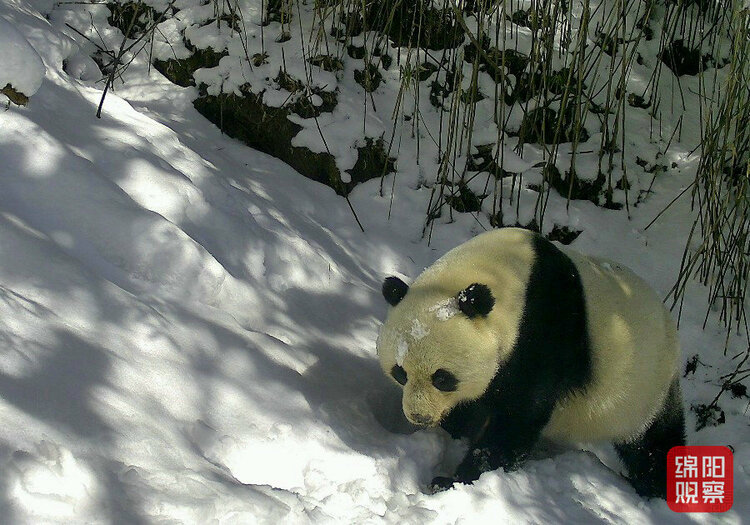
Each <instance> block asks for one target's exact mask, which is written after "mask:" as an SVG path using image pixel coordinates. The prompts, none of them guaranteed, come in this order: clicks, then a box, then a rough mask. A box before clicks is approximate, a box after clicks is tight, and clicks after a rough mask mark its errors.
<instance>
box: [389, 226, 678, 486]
mask: <svg viewBox="0 0 750 525" xmlns="http://www.w3.org/2000/svg"><path fill="white" fill-rule="evenodd" d="M383 295H384V296H385V298H386V300H387V301H388V302H389V303H390V304H391V305H392V308H391V309H390V310H389V313H388V317H387V319H386V321H385V323H384V324H383V326H382V328H381V330H380V334H379V336H378V341H377V350H378V356H379V359H380V363H381V365H382V367H383V370H384V371H385V372H386V374H388V375H389V376H391V377H392V378H393V379H394V380H395V381H397V382H398V383H400V384H402V385H403V411H404V414H405V415H406V417H407V418H408V419H409V420H410V421H411V422H412V423H415V424H418V425H422V426H437V425H440V426H442V427H443V428H445V429H446V430H447V431H448V432H450V433H451V435H452V436H453V437H456V438H459V437H463V438H468V439H469V443H470V450H469V452H468V453H467V455H466V457H465V458H464V460H463V461H462V463H461V464H460V465H459V467H458V469H457V470H456V473H455V475H454V476H453V477H452V478H435V479H434V480H433V489H438V488H446V487H449V486H451V485H452V483H453V482H456V481H458V482H464V483H467V482H472V481H474V480H475V479H477V478H478V477H479V475H480V474H481V473H482V472H485V471H488V470H493V469H496V468H500V467H503V468H505V469H506V470H511V469H514V468H517V467H518V466H519V464H520V463H521V462H522V461H523V460H524V459H525V458H526V457H527V455H528V453H529V452H530V450H531V449H532V447H533V446H534V445H535V443H536V442H537V441H538V440H539V438H540V437H541V436H545V437H548V438H551V439H553V440H557V441H569V442H581V441H601V440H607V441H611V442H613V443H614V445H615V449H616V450H617V452H618V454H619V456H620V458H621V459H622V460H623V463H624V465H625V467H626V468H627V470H628V478H629V480H630V481H631V483H632V484H633V486H634V487H635V488H636V490H637V492H638V493H639V494H641V495H645V496H658V497H665V495H666V455H667V452H668V451H669V449H670V448H671V447H673V446H676V445H683V444H684V442H685V437H684V413H683V409H682V401H681V395H680V389H679V375H678V369H677V367H678V359H679V356H680V350H679V344H678V338H677V332H676V329H675V326H674V323H673V322H672V320H671V317H670V315H669V312H668V311H667V310H666V309H665V308H664V306H663V304H662V302H661V301H660V299H659V298H658V297H657V296H656V294H655V293H654V292H653V291H652V290H651V289H650V288H649V286H648V285H647V284H646V283H645V282H643V281H642V280H641V279H640V278H639V277H638V276H636V275H635V274H634V273H632V272H631V271H630V270H628V269H626V268H625V267H623V266H621V265H619V264H617V263H615V262H612V261H607V260H604V259H597V258H593V257H586V256H584V255H581V254H579V253H576V252H574V251H572V250H568V249H565V250H564V251H563V250H561V249H558V248H557V247H556V246H555V245H554V244H552V243H551V242H550V241H548V240H546V239H544V238H543V237H541V236H539V235H537V234H535V233H532V232H530V231H527V230H522V229H517V228H505V229H499V230H493V231H490V232H487V233H484V234H481V235H479V236H477V237H475V238H473V239H471V240H470V241H468V242H466V243H464V244H462V245H460V246H458V247H456V248H454V249H453V250H451V251H449V252H448V253H447V254H445V255H444V256H443V257H442V258H440V259H439V260H438V261H437V262H435V263H434V264H433V265H432V266H430V267H429V268H427V269H426V270H425V271H424V272H422V274H421V275H420V276H419V277H418V278H417V279H416V281H414V283H413V284H412V285H411V286H408V285H407V284H406V283H404V282H403V281H401V280H400V279H398V278H396V277H389V278H387V279H386V280H385V282H384V284H383Z"/></svg>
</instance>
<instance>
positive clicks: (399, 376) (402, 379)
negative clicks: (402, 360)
mask: <svg viewBox="0 0 750 525" xmlns="http://www.w3.org/2000/svg"><path fill="white" fill-rule="evenodd" d="M391 375H392V376H393V379H395V380H396V381H398V382H399V384H401V385H405V384H406V370H404V369H403V367H401V366H399V365H393V368H391Z"/></svg>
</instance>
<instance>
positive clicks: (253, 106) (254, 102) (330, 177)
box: [193, 88, 348, 195]
mask: <svg viewBox="0 0 750 525" xmlns="http://www.w3.org/2000/svg"><path fill="white" fill-rule="evenodd" d="M242 91H243V94H242V95H235V94H234V93H222V94H220V95H209V94H207V93H206V92H205V89H201V94H200V96H199V97H198V98H197V99H195V100H194V101H193V105H194V106H195V108H196V109H197V110H198V112H200V114H201V115H203V116H204V117H206V118H207V119H208V120H210V121H211V122H213V123H214V124H216V125H217V126H219V128H220V129H221V130H222V132H224V133H226V134H227V135H229V136H230V137H232V138H236V139H238V140H241V141H242V142H244V143H245V144H247V145H248V146H250V147H251V148H255V149H257V150H260V151H263V152H265V153H268V154H269V155H273V156H274V157H276V158H278V159H281V160H283V161H284V162H286V163H287V164H289V165H290V166H292V167H293V168H294V169H296V170H297V171H298V172H300V173H301V174H302V175H304V176H305V177H307V178H309V179H312V180H315V181H317V182H321V183H323V184H326V185H327V186H330V187H332V188H333V189H334V190H336V193H338V194H340V195H346V194H347V193H348V190H347V188H346V187H345V185H344V183H343V182H342V181H341V176H340V174H339V170H338V168H337V167H336V160H335V159H334V157H333V155H331V154H330V153H313V152H311V151H310V150H309V149H307V148H300V147H296V146H292V144H291V143H292V139H293V138H294V136H295V135H297V133H299V131H300V130H301V129H302V127H301V126H300V125H299V124H295V123H294V122H291V121H290V120H289V119H288V118H287V117H288V116H289V112H290V111H291V110H290V109H289V108H286V107H283V108H274V107H269V106H266V105H264V104H263V96H262V94H255V93H253V92H252V91H250V89H247V88H246V89H243V90H242Z"/></svg>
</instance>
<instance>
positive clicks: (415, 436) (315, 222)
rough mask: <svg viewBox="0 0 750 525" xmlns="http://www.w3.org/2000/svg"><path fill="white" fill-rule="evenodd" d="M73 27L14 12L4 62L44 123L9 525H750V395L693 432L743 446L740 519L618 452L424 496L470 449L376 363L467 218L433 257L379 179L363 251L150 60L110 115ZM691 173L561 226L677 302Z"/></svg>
mask: <svg viewBox="0 0 750 525" xmlns="http://www.w3.org/2000/svg"><path fill="white" fill-rule="evenodd" d="M53 10H54V5H53V4H52V2H46V1H33V2H32V1H27V0H13V1H11V2H5V3H3V4H2V5H0V32H2V35H0V45H2V46H5V45H6V43H7V42H10V45H8V47H3V48H0V55H3V60H6V61H7V60H9V59H8V57H9V56H11V55H12V54H13V53H16V51H17V54H15V55H12V56H13V57H14V58H15V59H17V58H18V57H19V56H20V57H21V59H23V60H28V61H29V64H30V66H29V67H32V68H33V69H34V70H33V71H30V70H27V69H24V68H23V67H21V68H20V69H19V68H18V67H17V66H14V67H16V70H18V71H22V73H19V74H20V75H21V77H19V80H18V82H19V84H18V86H17V87H18V88H21V83H23V85H24V86H26V85H28V86H29V88H28V89H29V92H28V93H26V92H25V93H26V94H27V95H31V99H30V102H29V104H28V106H26V107H18V106H15V105H10V106H9V107H8V108H7V109H6V108H2V109H1V110H0V342H1V343H0V522H2V523H10V524H16V523H30V524H31V523H34V524H36V523H258V522H260V523H281V522H285V523H307V522H311V521H315V522H323V523H325V522H341V523H365V522H371V523H374V522H387V523H404V522H406V523H427V522H429V523H456V522H464V523H481V522H485V521H486V522H489V521H493V522H510V523H587V522H598V521H603V522H608V523H645V522H653V523H660V524H661V523H677V522H680V523H681V522H686V521H691V522H698V523H708V522H715V521H722V522H726V523H741V522H742V521H743V518H744V519H745V520H747V519H748V518H750V429H749V428H748V416H747V412H746V410H747V399H741V398H740V399H732V398H731V397H730V396H729V394H726V395H725V397H723V398H722V401H721V405H722V408H723V409H724V411H725V413H726V423H725V424H723V425H720V426H717V427H709V428H706V429H704V430H702V431H700V432H695V431H694V428H695V417H694V414H693V413H692V412H688V427H689V435H688V440H689V442H690V443H691V444H721V445H731V446H732V447H733V448H734V452H735V456H734V457H735V464H734V468H735V495H734V500H735V503H734V507H733V509H732V510H730V511H729V512H727V513H725V514H723V515H714V516H711V515H705V514H695V515H685V514H675V513H673V512H672V511H670V510H669V508H668V507H667V505H666V503H665V502H663V501H651V502H646V501H643V500H641V499H640V498H638V496H637V495H636V494H635V492H634V491H633V489H632V488H631V487H630V485H629V484H628V483H627V482H626V481H625V480H624V479H623V478H622V477H620V476H619V475H618V473H617V472H616V471H617V469H618V465H617V462H616V460H615V459H614V456H613V454H612V451H611V450H609V449H608V448H607V447H597V448H595V449H592V450H594V452H596V454H594V453H592V452H590V451H579V450H562V451H561V450H555V451H554V452H552V451H550V452H548V453H541V454H539V457H538V458H537V459H535V460H532V461H530V462H528V463H527V464H526V465H525V466H524V468H523V469H521V470H520V471H518V472H513V473H503V472H490V473H486V474H484V475H483V476H482V477H481V479H480V480H479V481H477V482H476V483H475V484H474V485H472V486H458V487H457V488H456V489H454V490H449V491H446V492H443V493H439V494H436V495H429V494H426V493H425V486H426V484H427V483H428V482H429V481H430V480H431V479H432V477H433V476H435V475H436V474H439V473H447V472H449V471H450V470H451V468H452V466H454V465H455V464H456V463H457V461H458V460H459V458H460V456H461V452H462V449H461V445H460V444H458V443H453V442H451V440H450V439H449V438H448V437H447V435H446V434H445V433H443V432H442V431H417V432H414V430H413V429H412V428H410V427H409V426H408V424H406V422H405V421H404V420H403V418H402V415H401V413H400V399H399V395H400V394H399V392H398V390H397V389H396V388H395V387H394V386H393V385H392V384H391V383H390V382H389V380H388V379H387V378H386V377H384V376H383V374H382V372H381V371H380V368H379V366H378V363H377V359H376V356H375V350H374V348H375V338H376V335H377V330H378V326H379V323H380V321H381V319H382V318H383V316H384V314H385V304H384V301H383V300H382V298H381V297H380V292H379V290H380V282H381V280H382V278H383V276H385V275H388V274H391V273H399V274H402V275H405V276H408V277H415V276H416V275H417V274H418V273H419V271H420V270H421V269H422V268H423V267H425V266H426V265H428V264H430V263H431V262H432V261H433V260H435V259H436V258H437V257H438V256H439V255H440V254H442V253H444V252H445V251H446V250H447V249H448V248H450V247H452V246H455V245H457V244H458V243H460V242H462V241H463V240H466V239H468V238H470V237H471V236H472V235H474V234H476V233H478V232H479V231H481V227H480V226H479V225H478V223H477V222H476V221H475V220H474V218H473V217H472V216H471V215H470V214H455V217H456V220H455V222H453V223H451V224H440V225H439V226H437V227H436V228H435V229H434V232H433V234H432V242H431V244H429V245H428V244H427V242H426V240H424V239H422V237H421V230H422V225H423V215H424V210H425V209H426V202H427V200H428V199H429V189H427V188H422V189H417V190H415V189H412V188H409V187H408V186H407V185H406V184H405V183H403V184H402V183H401V182H400V181H397V184H396V188H397V190H396V194H395V195H396V197H395V203H394V206H393V211H392V214H391V217H390V220H389V219H388V213H389V207H390V196H389V195H388V196H385V197H382V196H380V194H379V181H378V180H375V181H371V182H370V183H367V184H364V185H360V186H358V187H357V188H356V189H355V191H354V192H353V193H352V195H351V200H352V204H353V206H354V208H355V209H356V210H357V213H358V214H359V216H360V218H361V219H362V222H363V224H364V227H365V229H366V232H365V233H362V232H361V231H360V230H359V228H358V226H357V224H356V223H355V221H354V219H353V217H352V215H351V212H350V211H349V208H348V206H347V204H346V202H345V201H344V200H343V199H342V198H341V197H338V196H336V195H335V194H334V192H333V191H332V190H331V189H329V188H327V187H325V186H322V185H319V184H316V183H314V182H311V181H309V180H307V179H304V178H303V177H301V176H299V175H298V174H296V173H295V172H294V171H293V170H291V169H290V168H289V167H288V166H286V165H285V164H283V163H281V162H280V161H278V160H276V159H273V158H271V157H268V156H266V155H264V154H261V153H258V152H255V151H252V150H250V149H248V148H247V147H245V146H244V145H242V144H240V143H238V142H236V141H233V140H231V139H228V138H226V137H224V136H222V135H221V134H220V132H219V131H218V130H217V129H216V128H215V127H214V126H213V125H211V124H209V123H208V122H207V121H205V120H204V119H203V118H202V117H201V116H200V115H198V113H197V112H196V111H195V110H194V109H193V106H192V103H191V94H192V91H191V90H190V89H183V88H178V87H176V86H174V85H172V84H170V83H169V82H168V81H166V80H165V79H164V78H163V77H161V75H160V74H158V73H156V72H155V71H152V72H151V73H150V75H149V73H148V71H147V69H146V66H145V64H143V63H141V62H139V61H136V62H135V63H134V64H133V66H132V67H131V69H130V70H129V71H128V74H127V82H126V83H125V84H124V85H118V88H117V90H116V92H114V93H112V92H111V93H110V94H108V95H107V99H106V103H105V109H104V112H103V116H102V118H101V119H97V118H96V117H95V112H96V108H97V106H98V103H99V99H100V97H101V90H102V84H101V83H95V82H93V81H92V80H94V79H92V78H91V77H90V76H89V75H87V74H86V70H87V67H92V66H91V64H90V62H89V60H90V59H89V58H88V57H87V56H85V55H82V54H81V53H80V52H79V44H77V43H76V42H75V41H74V40H73V39H72V38H71V36H66V34H65V33H64V32H63V27H64V26H63V23H62V21H63V18H61V17H59V18H58V19H57V21H55V20H56V18H55V16H54V14H53V15H52V16H50V17H49V19H48V18H47V17H46V15H49V14H50V13H52V12H53ZM50 20H52V21H50ZM8 27H12V28H13V32H12V33H11V32H5V30H6V29H7V28H8ZM68 34H70V31H68ZM21 39H23V40H21ZM24 42H28V44H29V47H26V46H25V44H24ZM11 46H15V47H11ZM34 50H35V51H34ZM37 55H38V56H39V57H41V59H42V61H43V63H44V66H45V67H46V74H45V75H44V78H43V81H42V82H41V86H38V85H35V84H34V82H33V81H34V79H35V78H36V77H35V75H37V76H40V78H41V73H39V71H42V72H43V70H41V69H40V66H39V64H37V63H36V62H35V58H34V57H36V56H37ZM64 60H65V61H66V64H67V68H66V69H67V71H68V72H70V71H76V72H77V73H78V74H77V75H71V74H69V73H66V72H65V71H63V61H64ZM0 63H3V64H5V63H11V64H12V63H14V62H12V61H10V62H0ZM8 71H10V70H8ZM3 74H6V72H5V71H3V72H0V75H3ZM8 74H10V72H8ZM0 79H5V77H4V76H0ZM3 81H4V80H3ZM11 82H12V79H11ZM0 84H2V82H0ZM37 88H38V89H37ZM3 102H5V101H3ZM687 154H688V151H687V149H685V150H684V151H680V149H679V147H676V148H674V149H672V150H670V155H673V156H674V157H675V159H676V160H679V161H680V166H681V170H680V171H679V172H675V173H670V174H669V176H664V177H661V178H659V179H657V181H656V183H655V185H654V191H655V194H654V196H653V197H652V198H650V199H648V200H647V201H646V202H644V203H643V204H642V205H641V206H640V207H639V208H637V209H636V210H634V212H633V214H632V219H631V220H628V218H627V214H626V213H625V212H624V211H610V210H604V209H602V208H598V207H596V206H594V205H593V204H591V203H589V202H586V201H574V202H572V203H571V205H570V209H569V210H568V211H566V210H565V207H564V201H560V202H556V203H554V202H553V203H552V204H551V208H550V211H549V212H548V213H550V214H551V215H550V216H551V217H555V216H559V217H563V216H564V217H565V219H566V223H567V224H570V225H571V226H574V227H578V228H579V229H583V230H584V232H583V234H582V235H581V236H580V237H579V238H578V239H577V240H576V241H575V243H574V245H573V246H574V247H575V248H577V249H578V250H580V251H582V252H585V253H591V254H596V255H605V256H607V257H610V258H614V259H617V260H620V261H622V262H623V263H625V264H627V265H629V266H630V267H632V268H633V269H634V270H635V271H636V272H638V273H639V274H640V275H642V276H643V277H644V278H645V279H646V280H647V281H649V282H650V283H651V284H652V285H653V286H654V287H655V288H656V289H657V290H658V291H659V292H660V293H661V294H662V295H665V294H666V292H667V291H668V290H669V288H670V287H671V284H672V283H673V281H674V279H675V276H676V272H677V268H678V267H679V261H680V256H681V253H682V248H683V243H684V239H685V237H686V234H687V232H688V230H689V227H690V225H691V222H692V219H691V216H690V215H689V206H688V204H689V203H688V202H686V201H680V202H679V203H678V204H677V205H676V206H674V207H672V208H671V209H670V211H668V212H667V213H666V214H665V215H664V216H662V218H661V219H660V220H659V221H658V222H657V223H656V224H655V225H654V226H653V227H651V228H649V229H648V230H647V231H644V227H645V226H646V225H647V224H648V222H650V220H651V219H652V218H653V217H654V216H655V215H656V214H657V213H658V212H659V211H660V210H661V209H662V208H663V207H664V206H665V205H666V204H667V203H668V202H669V201H670V200H671V199H672V198H673V197H674V196H675V195H676V194H677V193H679V192H680V191H681V190H682V189H683V188H684V187H685V186H686V185H687V184H689V182H690V181H691V180H692V177H693V174H694V171H693V170H694V169H695V165H696V163H697V158H695V157H688V156H687ZM389 184H390V181H389ZM704 305H705V290H703V289H702V288H701V287H700V286H698V285H695V286H693V287H692V289H691V290H690V292H689V295H688V300H687V302H686V304H685V306H684V309H683V315H682V322H681V326H680V328H681V330H680V334H681V340H682V344H683V356H684V359H685V360H687V359H688V358H689V357H690V356H692V355H694V354H696V353H699V354H700V356H701V362H702V364H701V365H700V366H699V367H698V371H697V372H696V373H695V374H694V375H692V376H688V377H687V378H685V379H684V380H683V384H682V387H683V391H684V393H685V403H686V407H688V406H689V405H690V404H692V403H708V402H710V401H711V399H713V396H714V395H715V393H716V392H717V391H718V386H717V378H718V376H719V375H721V374H722V373H726V372H728V371H731V370H732V369H733V367H734V364H733V363H734V361H732V360H731V357H732V356H734V355H735V354H738V353H739V352H741V351H742V350H744V348H745V346H743V344H744V343H743V340H742V339H741V338H740V337H739V336H738V337H735V338H733V339H732V340H731V341H730V346H729V348H730V350H729V352H727V357H724V355H723V348H724V331H723V328H722V327H721V326H720V325H719V323H718V322H717V321H716V319H715V318H714V317H711V318H710V320H709V324H708V327H707V328H706V329H705V330H703V329H702V327H701V325H702V323H703V317H704V309H705V306H704ZM605 464H606V465H608V466H605Z"/></svg>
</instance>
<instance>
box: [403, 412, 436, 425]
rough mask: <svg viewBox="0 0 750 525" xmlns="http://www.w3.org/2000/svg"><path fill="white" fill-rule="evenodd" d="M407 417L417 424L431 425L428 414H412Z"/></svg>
mask: <svg viewBox="0 0 750 525" xmlns="http://www.w3.org/2000/svg"><path fill="white" fill-rule="evenodd" d="M409 419H411V420H412V422H413V423H416V424H417V425H423V426H425V427H428V426H430V425H432V418H431V417H429V416H423V415H422V414H412V415H411V417H409Z"/></svg>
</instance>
